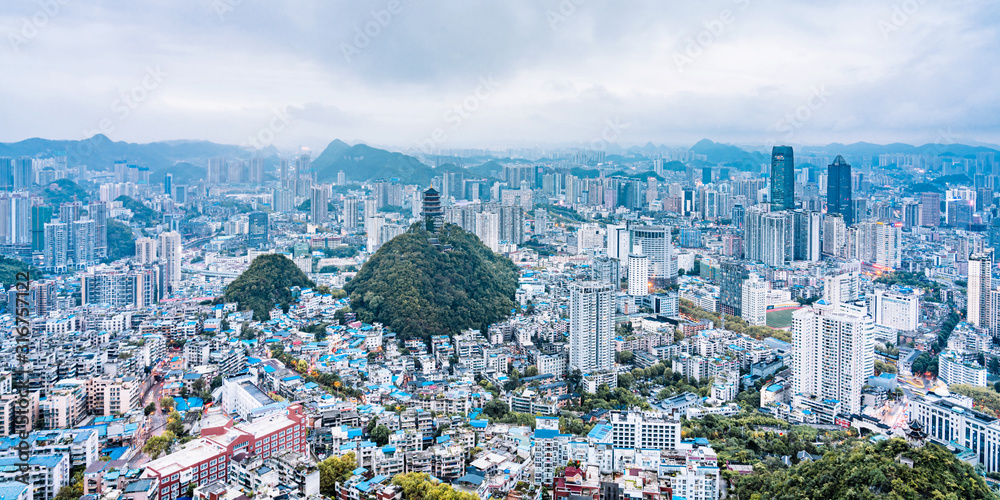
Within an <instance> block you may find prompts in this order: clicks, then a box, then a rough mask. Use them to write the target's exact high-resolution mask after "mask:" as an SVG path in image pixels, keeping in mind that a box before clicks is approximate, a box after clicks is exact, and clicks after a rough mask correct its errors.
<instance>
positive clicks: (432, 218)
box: [420, 186, 520, 243]
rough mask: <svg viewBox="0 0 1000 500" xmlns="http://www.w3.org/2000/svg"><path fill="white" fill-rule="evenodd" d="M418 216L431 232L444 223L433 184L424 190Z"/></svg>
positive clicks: (442, 212)
mask: <svg viewBox="0 0 1000 500" xmlns="http://www.w3.org/2000/svg"><path fill="white" fill-rule="evenodd" d="M420 216H421V217H423V218H424V222H425V223H426V228H427V229H428V230H429V231H431V232H435V233H436V232H437V231H438V230H439V229H441V225H442V224H443V223H444V209H443V208H442V207H441V195H440V194H438V192H437V190H436V189H434V186H431V187H429V188H427V191H424V201H423V210H422V211H421V212H420ZM518 243H520V242H518Z"/></svg>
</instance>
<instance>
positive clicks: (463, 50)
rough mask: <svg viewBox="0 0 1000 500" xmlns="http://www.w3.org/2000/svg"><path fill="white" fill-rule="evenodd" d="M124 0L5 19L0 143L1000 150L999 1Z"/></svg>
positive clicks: (1, 19)
mask: <svg viewBox="0 0 1000 500" xmlns="http://www.w3.org/2000/svg"><path fill="white" fill-rule="evenodd" d="M124 5H125V4H121V5H106V6H82V5H63V4H62V3H59V2H57V4H56V7H54V8H52V9H50V10H51V11H50V12H46V11H45V10H42V9H41V7H40V6H38V5H35V4H24V5H21V6H16V5H11V6H5V9H4V12H2V13H0V26H5V28H6V29H5V31H6V35H7V36H6V37H5V38H6V39H7V44H6V47H3V50H0V64H3V65H4V67H7V68H14V69H15V70H16V72H17V73H18V75H19V78H17V79H12V80H11V81H8V82H7V84H6V85H5V86H4V87H3V88H2V89H0V99H2V100H3V102H5V103H6V104H7V106H6V109H5V111H6V112H7V114H8V115H10V116H19V117H20V119H19V120H16V121H11V122H8V123H7V124H5V125H0V141H4V142H14V141H18V140H22V139H27V138H30V137H47V138H54V139H85V138H88V137H90V136H92V135H94V133H98V132H100V133H105V134H106V135H108V136H109V137H111V138H112V139H113V140H122V141H128V142H151V141H168V140H201V139H204V140H211V141H214V142H219V143H226V144H245V145H247V146H251V147H255V146H260V147H266V146H268V145H276V146H278V147H283V148H297V147H299V146H305V147H309V148H310V149H312V150H319V149H321V148H322V147H324V146H325V145H326V144H327V143H328V142H330V141H332V140H333V139H335V138H341V139H343V140H345V141H348V142H352V143H355V142H361V141H364V142H368V143H371V144H376V145H391V146H394V147H396V148H398V149H407V148H414V149H418V148H419V145H420V144H428V143H429V144H431V145H432V146H433V147H434V148H439V149H447V148H463V147H490V146H496V145H509V146H516V145H533V144H562V143H565V144H577V145H584V146H586V145H588V144H623V145H629V144H633V145H634V144H645V143H646V142H649V141H652V142H654V143H657V144H660V143H664V144H668V145H676V144H692V143H694V142H695V141H697V140H699V139H701V138H703V137H710V138H713V139H714V140H718V141H721V142H726V143H736V144H769V143H773V144H791V145H798V144H822V143H830V142H842V143H853V142H857V141H867V142H874V143H892V142H897V141H899V142H906V143H911V144H917V145H919V144H927V143H948V142H962V141H964V142H967V143H972V144H978V143H986V144H996V143H1000V135H998V132H1000V129H998V127H997V123H996V121H995V119H994V118H993V117H994V116H996V111H997V110H1000V99H998V98H997V97H996V96H995V95H994V93H993V92H991V90H990V82H992V81H995V78H994V77H992V76H991V75H995V72H996V71H998V70H996V69H993V68H997V67H1000V65H997V64H996V62H997V59H998V57H1000V54H997V52H996V51H995V50H993V47H994V46H995V43H994V42H995V40H996V38H997V27H996V26H994V25H993V23H991V22H990V20H991V19H995V18H996V17H997V15H998V12H997V9H998V8H1000V7H998V6H997V5H995V4H992V3H989V2H964V3H962V4H959V5H953V4H939V3H933V2H927V3H924V2H916V1H914V2H912V5H911V4H910V3H906V2H904V3H903V4H900V5H895V4H884V5H883V4H870V3H862V2H849V3H846V4H838V5H836V6H803V5H793V6H788V5H782V6H781V7H780V8H779V7H777V6H771V5H764V4H757V3H752V2H750V1H749V0H732V1H729V2H722V3H719V4H717V5H703V6H686V7H678V6H630V7H629V8H626V9H621V8H619V7H617V6H615V7H611V6H600V5H595V4H587V3H583V2H574V1H572V0H567V1H564V2H561V3H557V2H551V3H539V4H534V3H530V4H529V3H505V4H502V5H489V6H484V5H478V6H473V5H470V6H463V7H461V8H454V9H451V10H442V9H435V8H426V7H425V6H419V7H418V6H417V5H414V4H410V3H406V2H389V3H387V4H385V5H379V6H376V7H371V6H339V7H334V6H323V7H318V6H298V7H297V8H296V9H294V10H290V11H288V10H284V9H279V8H277V7H267V6H262V5H261V4H256V3H250V2H234V1H231V0H218V1H215V2H206V3H204V4H202V5H199V6H197V7H177V6H160V5H155V4H148V5H147V4H142V5H138V4H134V3H130V4H128V8H121V7H123V6H124ZM484 9H485V11H484ZM472 11H475V13H476V14H477V15H471V13H472ZM779 27H780V29H778V28H779ZM366 31H367V33H366ZM779 31H780V32H781V33H782V34H781V35H775V34H772V33H775V32H779ZM511 34H514V35H516V36H510V35H511ZM125 40H127V42H125ZM788 40H795V46H794V47H788V45H787V43H788ZM95 54H101V55H102V56H101V57H100V58H99V59H98V58H95V57H94V55H95ZM945 55H947V56H946V57H945ZM941 75H949V77H948V78H941ZM55 116H59V118H60V119H59V120H53V119H52V118H53V117H55ZM428 141H429V142H428Z"/></svg>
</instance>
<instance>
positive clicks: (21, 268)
mask: <svg viewBox="0 0 1000 500" xmlns="http://www.w3.org/2000/svg"><path fill="white" fill-rule="evenodd" d="M24 272H27V273H30V278H31V280H32V281H34V280H37V279H41V278H42V277H44V276H45V275H44V274H42V272H41V271H39V270H38V269H36V268H35V266H31V265H28V264H25V263H24V262H21V261H19V260H17V259H11V258H9V257H4V256H2V255H0V283H2V284H3V285H4V286H5V287H9V286H11V285H13V284H14V283H17V282H18V279H17V273H24ZM8 307H10V308H11V309H13V307H12V305H9V306H8Z"/></svg>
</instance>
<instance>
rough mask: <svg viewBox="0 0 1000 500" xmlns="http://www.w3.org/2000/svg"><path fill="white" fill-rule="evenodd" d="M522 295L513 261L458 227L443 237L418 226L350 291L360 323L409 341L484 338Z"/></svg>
mask: <svg viewBox="0 0 1000 500" xmlns="http://www.w3.org/2000/svg"><path fill="white" fill-rule="evenodd" d="M432 238H436V239H437V241H436V242H434V241H432ZM516 289H517V267H516V266H515V265H514V263H513V262H511V261H510V259H508V258H506V257H504V256H501V255H498V254H495V253H493V252H492V251H491V250H490V249H489V248H487V247H486V246H485V245H483V243H482V242H481V241H479V238H478V237H476V236H475V235H474V234H472V233H468V232H466V231H464V230H463V229H462V228H460V227H458V226H455V225H451V224H446V225H445V226H444V227H443V228H442V229H441V230H440V231H439V232H438V233H437V234H431V233H429V232H427V231H425V230H423V229H419V228H415V229H412V230H411V231H410V232H407V233H404V234H401V235H399V236H397V237H395V238H393V239H392V240H390V241H389V242H388V243H386V244H384V245H382V247H381V248H379V250H378V251H377V252H375V255H373V256H371V258H369V259H368V261H367V262H365V265H364V266H363V267H362V268H361V271H359V272H358V275H357V276H356V277H355V278H354V279H353V280H351V281H349V282H348V283H347V285H346V286H345V287H344V290H346V291H347V293H349V294H350V296H351V308H352V309H354V310H355V311H357V313H358V315H359V319H361V320H362V321H365V322H373V321H378V322H381V323H382V324H384V325H386V326H388V327H389V328H390V329H392V330H393V331H395V332H397V333H399V335H400V336H401V337H402V338H404V339H405V338H414V337H421V338H425V339H426V338H429V337H430V336H431V335H442V334H453V333H457V332H459V331H461V330H464V329H466V328H477V329H480V330H483V331H484V332H485V331H486V328H487V327H488V326H489V325H490V324H491V323H495V322H497V321H500V320H502V319H504V318H506V317H507V316H508V315H509V314H510V312H511V310H512V309H513V308H514V301H513V299H514V292H515V290H516Z"/></svg>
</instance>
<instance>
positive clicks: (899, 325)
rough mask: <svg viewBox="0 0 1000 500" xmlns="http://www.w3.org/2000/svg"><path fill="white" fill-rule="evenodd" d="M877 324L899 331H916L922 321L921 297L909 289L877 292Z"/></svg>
mask: <svg viewBox="0 0 1000 500" xmlns="http://www.w3.org/2000/svg"><path fill="white" fill-rule="evenodd" d="M872 309H873V310H874V313H875V324H876V325H882V326H887V327H889V328H895V329H896V330H899V331H904V332H907V331H915V330H916V329H917V326H918V325H919V321H920V296H918V295H917V294H915V293H913V290H911V289H909V288H900V287H893V288H891V289H878V290H875V301H874V302H873V304H872Z"/></svg>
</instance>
